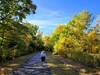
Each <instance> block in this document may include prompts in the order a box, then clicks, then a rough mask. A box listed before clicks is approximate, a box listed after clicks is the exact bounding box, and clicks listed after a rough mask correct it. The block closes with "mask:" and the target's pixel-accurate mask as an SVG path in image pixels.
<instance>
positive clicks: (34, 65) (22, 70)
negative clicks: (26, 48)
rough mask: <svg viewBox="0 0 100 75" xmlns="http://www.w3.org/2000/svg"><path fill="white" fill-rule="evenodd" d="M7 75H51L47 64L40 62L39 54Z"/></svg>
mask: <svg viewBox="0 0 100 75" xmlns="http://www.w3.org/2000/svg"><path fill="white" fill-rule="evenodd" d="M9 75H51V71H50V69H49V68H48V65H47V63H42V62H41V61H40V52H39V53H37V54H36V55H34V56H33V57H31V58H29V59H28V60H27V61H26V62H25V63H23V64H22V65H21V66H20V67H19V68H18V69H16V70H13V71H12V72H11V73H10V74H9Z"/></svg>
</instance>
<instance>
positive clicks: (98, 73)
mask: <svg viewBox="0 0 100 75" xmlns="http://www.w3.org/2000/svg"><path fill="white" fill-rule="evenodd" d="M47 61H48V66H49V67H50V69H51V72H52V75H100V69H93V68H89V67H86V66H84V65H82V64H79V63H78V62H74V61H71V60H68V59H65V58H63V57H61V56H58V55H51V54H48V58H47Z"/></svg>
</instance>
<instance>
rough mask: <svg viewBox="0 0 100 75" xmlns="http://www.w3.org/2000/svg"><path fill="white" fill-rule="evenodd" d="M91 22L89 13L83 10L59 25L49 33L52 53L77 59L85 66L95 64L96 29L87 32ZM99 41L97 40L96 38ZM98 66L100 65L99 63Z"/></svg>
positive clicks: (96, 51)
mask: <svg viewBox="0 0 100 75" xmlns="http://www.w3.org/2000/svg"><path fill="white" fill-rule="evenodd" d="M90 22H91V14H90V13H89V12H87V11H83V12H81V13H79V14H77V15H75V16H74V17H73V18H72V20H71V21H70V22H68V24H67V25H60V26H58V27H57V28H56V30H55V31H54V33H53V34H52V35H51V40H52V41H53V45H54V46H53V47H54V51H53V53H54V54H59V55H62V56H64V57H68V58H70V59H73V60H74V61H79V62H81V63H83V64H85V65H87V66H92V67H93V66H97V65H98V64H99V63H98V58H97V57H95V55H91V53H92V54H94V53H99V52H100V51H99V49H98V48H99V43H97V42H96V40H97V39H96V33H97V32H96V29H93V30H92V31H91V32H87V31H88V28H89V26H90ZM98 41H99V40H98ZM99 66H100V65H99Z"/></svg>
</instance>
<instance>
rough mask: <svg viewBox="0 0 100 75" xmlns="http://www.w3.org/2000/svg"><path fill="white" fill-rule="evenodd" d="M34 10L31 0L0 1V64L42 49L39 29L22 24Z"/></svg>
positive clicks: (25, 23)
mask: <svg viewBox="0 0 100 75" xmlns="http://www.w3.org/2000/svg"><path fill="white" fill-rule="evenodd" d="M35 10H36V5H35V4H34V3H33V2H32V0H0V63H1V62H4V61H6V60H12V59H14V58H15V57H18V56H22V55H25V54H28V53H32V52H34V51H35V50H39V48H40V47H41V48H42V45H41V46H40V47H38V46H39V45H40V44H41V43H42V40H41V39H42V38H41V37H42V34H40V35H36V34H37V32H38V29H39V27H38V26H36V25H32V24H30V23H27V22H23V19H25V18H26V16H27V15H28V14H30V13H33V14H35ZM40 36H41V37H40Z"/></svg>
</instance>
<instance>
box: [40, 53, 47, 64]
mask: <svg viewBox="0 0 100 75" xmlns="http://www.w3.org/2000/svg"><path fill="white" fill-rule="evenodd" d="M45 59H46V52H45V51H41V61H42V62H45Z"/></svg>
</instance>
